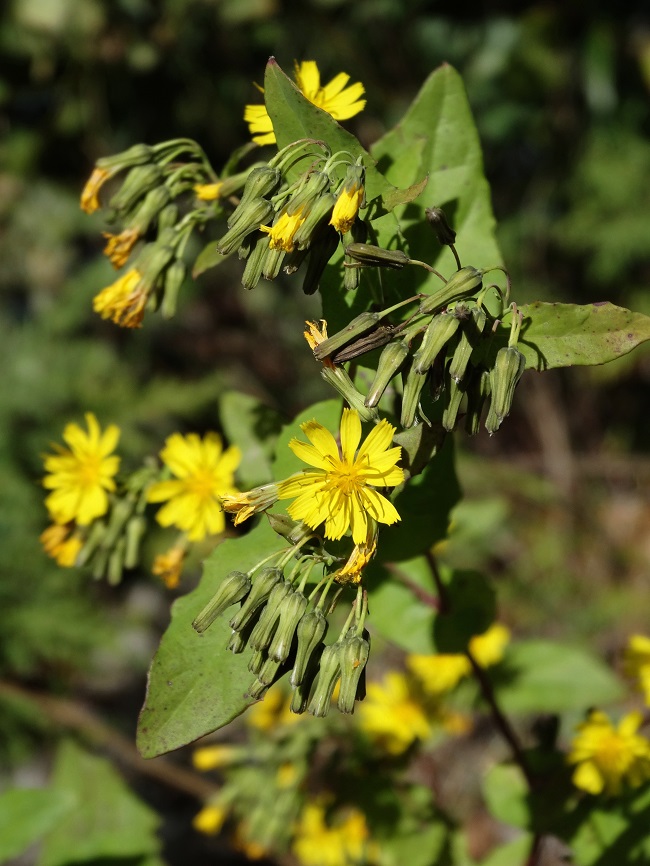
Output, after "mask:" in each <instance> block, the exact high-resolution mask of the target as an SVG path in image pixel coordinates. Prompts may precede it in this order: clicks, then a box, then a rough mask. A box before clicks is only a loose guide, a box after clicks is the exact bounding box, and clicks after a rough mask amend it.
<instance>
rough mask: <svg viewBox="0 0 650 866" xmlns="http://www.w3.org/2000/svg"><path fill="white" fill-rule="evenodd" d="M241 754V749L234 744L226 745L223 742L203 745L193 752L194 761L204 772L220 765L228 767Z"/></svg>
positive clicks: (195, 765)
mask: <svg viewBox="0 0 650 866" xmlns="http://www.w3.org/2000/svg"><path fill="white" fill-rule="evenodd" d="M240 754H241V750H239V749H237V748H235V747H234V746H226V745H223V744H219V745H215V746H202V747H201V748H200V749H194V752H193V754H192V763H193V764H194V767H195V768H196V769H197V770H200V771H201V772H202V773H205V772H207V771H208V770H217V769H219V768H220V767H228V766H230V764H233V763H235V762H236V761H237V760H238V759H239V756H240Z"/></svg>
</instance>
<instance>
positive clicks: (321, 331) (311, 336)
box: [303, 319, 334, 370]
mask: <svg viewBox="0 0 650 866" xmlns="http://www.w3.org/2000/svg"><path fill="white" fill-rule="evenodd" d="M305 328H306V330H305V331H303V336H304V338H305V340H307V342H308V343H309V348H310V349H311V350H312V352H313V351H314V349H315V348H316V346H319V345H320V344H321V343H324V342H325V340H327V322H326V321H325V319H321V320H320V322H305ZM321 363H322V364H323V366H325V367H330V369H332V370H333V369H334V362H333V361H332V360H331V359H330V358H329V357H327V358H323V360H322V361H321Z"/></svg>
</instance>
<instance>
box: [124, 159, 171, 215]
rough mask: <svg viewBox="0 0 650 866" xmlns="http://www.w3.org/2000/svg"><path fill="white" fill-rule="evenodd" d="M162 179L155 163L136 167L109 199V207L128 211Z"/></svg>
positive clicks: (161, 174)
mask: <svg viewBox="0 0 650 866" xmlns="http://www.w3.org/2000/svg"><path fill="white" fill-rule="evenodd" d="M162 179H163V173H162V171H161V170H160V169H159V168H158V166H157V165H156V164H155V163H151V164H150V165H136V166H135V168H132V169H131V170H130V171H129V173H128V174H127V176H126V178H125V179H124V183H123V184H122V187H121V188H120V190H119V192H117V193H115V195H114V196H113V197H112V198H111V200H110V202H109V206H110V207H112V208H114V209H115V210H116V211H130V210H131V209H132V208H133V207H134V206H135V205H136V204H137V202H138V201H139V200H140V199H141V198H142V197H143V196H144V195H146V194H147V193H148V192H149V190H152V189H153V188H154V187H157V186H159V185H160V184H161V182H162ZM168 200H169V199H168Z"/></svg>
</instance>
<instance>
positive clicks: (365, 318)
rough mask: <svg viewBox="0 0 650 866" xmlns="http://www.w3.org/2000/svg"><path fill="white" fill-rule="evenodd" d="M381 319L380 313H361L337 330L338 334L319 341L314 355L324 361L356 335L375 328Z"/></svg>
mask: <svg viewBox="0 0 650 866" xmlns="http://www.w3.org/2000/svg"><path fill="white" fill-rule="evenodd" d="M379 319H380V315H379V313H361V314H360V315H358V316H355V318H354V319H352V321H351V322H350V323H349V324H348V325H346V326H345V328H343V329H342V330H340V331H337V333H336V334H333V335H332V336H331V337H328V338H327V340H324V341H323V342H322V343H319V344H318V345H317V346H316V347H315V348H314V356H315V357H316V358H317V359H318V360H319V361H322V360H323V358H327V357H328V355H331V354H332V353H333V352H335V351H336V350H337V349H340V348H341V347H342V346H347V344H348V343H351V342H352V340H354V339H355V337H359V336H361V334H365V333H366V331H369V330H370V329H371V328H374V327H375V325H376V324H377V322H378V321H379Z"/></svg>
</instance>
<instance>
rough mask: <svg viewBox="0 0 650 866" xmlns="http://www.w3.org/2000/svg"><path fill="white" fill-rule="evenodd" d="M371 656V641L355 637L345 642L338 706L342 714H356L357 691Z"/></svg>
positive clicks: (343, 645) (341, 657)
mask: <svg viewBox="0 0 650 866" xmlns="http://www.w3.org/2000/svg"><path fill="white" fill-rule="evenodd" d="M369 655H370V641H369V640H366V638H365V637H361V636H360V635H355V636H353V637H351V638H348V639H347V640H344V641H343V643H342V644H341V647H340V649H339V657H340V662H341V688H340V690H339V698H338V703H337V706H338V708H339V710H340V711H341V712H342V713H352V712H354V702H355V700H356V699H357V689H358V686H359V681H360V679H361V675H362V673H363V671H364V668H365V666H366V662H367V661H368V656H369Z"/></svg>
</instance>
